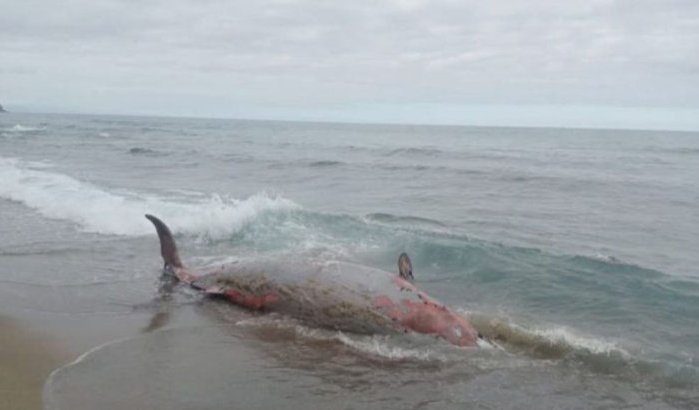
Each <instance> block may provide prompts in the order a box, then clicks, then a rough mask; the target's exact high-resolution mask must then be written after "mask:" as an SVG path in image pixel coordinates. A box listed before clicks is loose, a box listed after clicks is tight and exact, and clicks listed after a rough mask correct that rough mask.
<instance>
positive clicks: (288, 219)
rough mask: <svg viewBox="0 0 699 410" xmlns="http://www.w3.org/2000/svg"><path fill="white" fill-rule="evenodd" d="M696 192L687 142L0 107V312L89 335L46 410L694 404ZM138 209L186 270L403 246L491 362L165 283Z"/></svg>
mask: <svg viewBox="0 0 699 410" xmlns="http://www.w3.org/2000/svg"><path fill="white" fill-rule="evenodd" d="M697 180H699V134H696V133H672V132H644V131H592V130H559V129H519V128H508V129H498V128H469V127H417V126H375V125H341V124H305V123H281V122H254V121H232V120H192V119H164V118H135V117H105V116H102V117H100V116H57V115H56V116H54V115H51V116H49V115H45V116H41V115H20V114H7V115H3V116H0V181H2V182H1V183H0V218H1V224H0V225H1V226H2V240H1V241H0V264H1V266H2V270H1V271H0V283H1V284H2V287H0V313H4V314H6V315H10V316H17V317H23V318H29V319H27V320H31V318H32V317H40V318H41V321H42V322H44V323H45V322H46V321H47V320H49V321H53V322H55V323H56V325H52V326H51V332H53V333H54V334H55V336H56V337H57V338H59V339H61V340H66V341H67V342H66V343H69V344H70V343H72V344H74V345H77V346H86V345H88V346H93V347H94V346H95V345H99V346H98V347H95V348H94V349H92V350H90V351H89V352H88V353H86V354H85V355H84V356H81V357H80V358H79V360H77V361H76V362H74V363H73V364H68V365H67V366H65V367H63V368H61V369H59V370H57V371H56V372H55V373H54V374H53V376H52V377H51V378H50V380H49V381H48V383H47V384H46V386H45V390H44V399H45V404H46V406H47V407H48V408H54V409H70V408H104V409H112V408H114V409H120V408H154V409H157V408H168V409H177V408H182V409H184V408H193V407H195V408H212V409H213V408H230V407H237V408H271V407H273V406H281V405H284V406H287V407H289V408H406V407H407V408H428V409H431V408H434V409H439V408H534V407H535V408H585V409H587V408H619V407H623V406H637V407H640V408H696V407H697V406H699V393H697V392H698V391H699V389H698V388H697V387H698V386H699V348H698V347H697V346H699V281H698V278H699V272H697V270H696V266H697V264H698V263H699V256H698V254H697V253H696V252H695V240H696V238H697V236H696V235H697V234H696V233H697V232H698V228H699V211H697V209H696V206H695V204H696V203H697V200H699V184H696V181H697ZM146 212H149V213H153V214H156V215H158V216H160V217H161V218H162V219H163V220H164V221H166V222H167V223H168V224H169V225H170V226H171V228H172V229H173V231H175V233H176V235H177V240H178V242H179V245H180V248H181V251H180V252H181V254H182V257H183V259H184V260H185V263H187V264H188V265H190V266H193V267H203V266H210V265H212V264H220V263H223V262H230V261H232V260H238V259H241V258H246V259H254V258H257V257H273V256H274V255H278V254H280V253H309V252H310V253H312V254H314V255H315V256H316V257H318V258H321V259H325V260H328V261H332V260H340V261H349V262H352V263H358V264H361V265H366V266H368V267H373V268H381V269H384V270H388V271H394V270H395V262H396V259H397V257H398V254H399V253H400V252H402V251H407V252H408V253H409V254H410V255H411V259H412V260H413V263H414V268H415V269H414V270H415V274H416V280H417V283H418V284H419V285H420V286H421V287H422V288H424V289H425V290H427V291H428V292H429V293H430V294H431V295H433V296H435V297H437V298H438V299H440V300H442V301H443V302H445V303H447V304H449V305H450V306H452V307H454V308H456V309H460V310H462V311H464V312H466V313H467V314H469V315H470V316H471V319H472V321H473V322H474V324H475V325H476V327H477V328H478V329H479V330H480V331H481V332H482V333H483V334H485V335H486V336H487V337H489V338H490V339H491V340H493V341H494V343H495V344H496V345H497V346H498V347H496V348H486V349H460V348H456V347H453V346H450V345H448V344H447V343H445V342H443V341H440V340H435V339H434V338H432V337H426V336H417V335H395V334H389V335H373V336H372V335H357V334H351V333H342V332H336V331H329V330H323V329H318V328H316V327H313V326H310V325H309V324H308V323H299V322H295V321H293V320H291V319H289V318H287V317H284V316H279V315H260V314H255V313H250V312H247V311H244V310H241V309H238V308H237V307H234V306H228V305H227V304H225V303H221V302H218V301H214V300H207V299H204V298H202V297H201V295H199V294H197V293H196V292H194V291H192V290H190V289H183V288H180V287H175V288H174V289H169V290H168V291H165V290H164V289H162V288H161V289H159V286H160V284H159V282H158V280H157V276H158V273H159V267H160V266H161V261H160V257H159V247H158V243H157V238H156V236H155V234H154V232H153V228H152V226H151V225H150V223H149V222H148V221H147V220H146V219H145V218H143V214H144V213H146ZM76 317H77V318H80V317H84V318H85V320H84V322H85V324H86V326H85V327H84V328H83V329H81V330H80V332H69V331H68V330H66V331H65V333H63V331H62V330H61V329H62V326H61V325H60V324H61V323H65V324H66V326H64V327H65V328H66V329H74V328H75V324H74V323H75V322H74V321H75V320H76V319H75V318H76ZM47 318H48V319H47ZM123 322H127V323H129V325H119V326H117V324H119V323H123ZM110 324H114V327H115V328H117V329H119V330H118V331H115V330H111V331H106V330H105V329H107V328H109V327H110ZM69 333H76V334H69ZM91 343H92V344H91ZM83 350H88V349H87V348H86V349H83ZM75 356H77V355H75ZM73 358H75V357H73ZM67 361H69V360H67Z"/></svg>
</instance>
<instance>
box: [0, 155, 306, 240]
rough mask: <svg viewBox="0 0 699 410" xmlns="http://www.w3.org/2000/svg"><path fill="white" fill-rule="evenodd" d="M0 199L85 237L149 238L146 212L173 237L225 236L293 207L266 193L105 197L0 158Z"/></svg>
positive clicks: (71, 180)
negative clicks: (80, 231) (169, 229)
mask: <svg viewBox="0 0 699 410" xmlns="http://www.w3.org/2000/svg"><path fill="white" fill-rule="evenodd" d="M0 180H2V181H3V183H2V184H0V198H4V199H9V200H12V201H16V202H20V203H22V204H24V205H26V206H27V207H30V208H32V209H35V210H36V211H37V212H39V213H40V214H42V215H43V216H45V217H48V218H53V219H61V220H67V221H71V222H73V223H75V224H77V225H78V226H80V227H81V228H82V229H83V230H85V231H87V232H94V233H99V234H108V235H126V236H139V235H147V234H151V233H152V230H153V228H152V226H150V224H149V223H148V221H146V220H145V219H144V217H143V215H144V214H145V213H152V214H155V215H158V216H160V217H162V218H163V219H164V220H166V221H168V224H170V225H171V227H172V228H173V229H174V231H175V232H181V233H186V234H193V235H200V236H206V237H209V238H213V239H219V238H225V237H229V236H230V235H231V234H233V233H234V232H236V231H238V230H239V229H240V228H241V227H243V226H244V225H245V224H246V223H248V222H249V221H251V220H253V219H255V218H256V217H258V216H259V215H261V214H263V213H266V212H274V211H286V210H291V209H296V208H298V205H296V204H295V203H294V202H292V201H290V200H288V199H285V198H282V197H279V196H270V195H268V194H266V193H264V192H263V193H258V194H256V195H253V196H251V197H249V198H247V199H243V200H239V199H235V198H230V197H228V196H224V195H217V194H212V195H210V196H209V197H205V198H200V199H198V200H196V201H191V200H190V201H184V199H183V198H166V197H159V196H155V195H144V194H139V193H135V192H128V191H122V192H119V193H116V192H109V191H107V190H106V189H103V188H101V187H98V186H95V185H93V184H90V183H87V182H83V181H79V180H77V179H74V178H72V177H70V176H68V175H64V174H60V173H53V172H47V171H41V170H37V169H33V168H31V167H29V166H27V164H26V163H23V162H21V161H19V160H15V159H7V158H2V157H0Z"/></svg>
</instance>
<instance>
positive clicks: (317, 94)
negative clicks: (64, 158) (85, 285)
mask: <svg viewBox="0 0 699 410" xmlns="http://www.w3.org/2000/svg"><path fill="white" fill-rule="evenodd" d="M2 10H3V12H2V13H1V14H0V57H1V59H2V63H1V64H2V68H1V69H0V98H2V99H3V100H6V101H3V102H5V103H6V105H10V104H11V102H13V101H16V102H18V103H20V104H24V105H26V106H47V107H48V106H55V107H57V108H58V107H61V106H62V107H64V108H65V109H68V110H75V111H87V112H89V111H100V112H110V111H116V112H126V111H124V110H125V109H124V108H123V107H125V106H127V107H129V110H130V111H129V112H143V113H158V114H188V113H189V112H188V111H187V110H188V108H187V105H185V104H181V105H178V104H180V103H178V104H174V103H172V101H176V100H178V99H186V100H189V101H191V104H192V105H196V106H197V107H198V110H200V111H201V112H196V113H195V114H198V115H226V116H237V115H250V116H258V117H264V116H265V112H267V113H268V116H274V115H281V114H282V113H286V114H285V115H286V116H289V117H293V116H294V115H299V116H302V117H303V116H304V115H302V113H303V112H304V111H303V110H307V115H306V117H309V118H311V117H313V115H312V112H321V111H328V110H327V109H328V107H331V108H332V107H336V108H337V110H339V111H337V110H334V111H333V112H341V111H342V110H345V111H347V110H353V109H356V108H357V107H362V106H364V107H369V106H378V105H380V106H381V107H383V108H382V109H383V110H384V111H385V112H386V113H389V112H390V111H391V108H390V107H391V106H394V107H396V108H400V107H403V108H405V107H408V106H415V105H416V104H423V105H425V106H428V105H431V106H434V105H443V106H449V107H457V106H471V105H478V104H481V105H483V104H488V105H493V106H497V105H517V104H521V105H524V106H531V105H549V106H556V105H560V104H566V105H571V106H580V105H585V106H587V105H590V106H622V107H663V108H673V107H676V108H682V109H685V110H686V109H688V108H689V109H699V2H696V1H694V0H669V1H663V2H659V1H651V0H617V1H612V0H590V1H584V2H583V1H580V2H561V1H554V0H544V1H525V0H506V1H499V2H483V1H447V0H442V1H420V0H412V1H411V0H402V1H401V0H393V1H385V2H371V1H356V2H328V1H310V0H306V1H304V0H300V1H293V0H276V1H275V0H267V1H258V2H242V1H219V0H208V1H185V0H170V1H160V0H146V1H128V0H109V1H107V0H92V1H89V0H68V1H62V2H60V3H56V2H50V1H40V0H25V1H22V2H14V3H8V4H4V5H3V6H2ZM343 107H344V108H343ZM361 111H365V110H364V109H360V110H358V112H361ZM399 111H400V110H397V111H396V112H399ZM683 112H684V111H683ZM275 113H276V114H275ZM343 115H344V116H349V117H352V115H351V112H345V113H344V114H343ZM328 119H333V118H328ZM357 119H360V120H361V118H357ZM408 120H418V121H419V120H420V119H419V118H418V119H413V118H409V119H408Z"/></svg>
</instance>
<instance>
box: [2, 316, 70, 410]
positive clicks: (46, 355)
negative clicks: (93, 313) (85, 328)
mask: <svg viewBox="0 0 699 410" xmlns="http://www.w3.org/2000/svg"><path fill="white" fill-rule="evenodd" d="M65 356H66V355H65V354H61V352H60V349H59V348H58V347H57V346H55V345H54V344H52V343H51V340H50V338H49V337H47V336H46V335H44V334H42V333H41V332H37V331H35V330H33V329H31V330H30V329H28V328H27V326H25V325H23V324H22V323H20V322H19V321H18V320H16V319H11V318H7V317H3V316H0V408H2V409H13V410H24V409H27V410H33V409H41V408H42V401H41V391H42V387H43V385H44V380H46V377H47V376H48V375H49V374H50V373H51V371H53V369H55V368H56V367H57V366H59V365H60V364H61V361H62V360H64V359H65V358H66V357H65Z"/></svg>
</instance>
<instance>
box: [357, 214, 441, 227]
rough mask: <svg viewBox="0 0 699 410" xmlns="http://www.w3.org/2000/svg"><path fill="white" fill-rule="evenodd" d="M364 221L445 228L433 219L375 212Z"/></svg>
mask: <svg viewBox="0 0 699 410" xmlns="http://www.w3.org/2000/svg"><path fill="white" fill-rule="evenodd" d="M366 219H368V220H370V221H374V222H381V223H387V224H406V225H415V224H418V225H435V226H439V227H445V226H446V225H445V224H443V223H442V222H439V221H437V220H434V219H429V218H423V217H419V216H410V215H407V216H403V215H393V214H389V213H383V212H376V213H371V214H368V215H366Z"/></svg>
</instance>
